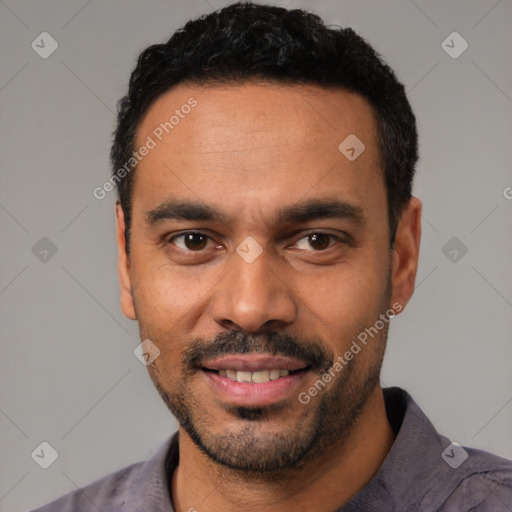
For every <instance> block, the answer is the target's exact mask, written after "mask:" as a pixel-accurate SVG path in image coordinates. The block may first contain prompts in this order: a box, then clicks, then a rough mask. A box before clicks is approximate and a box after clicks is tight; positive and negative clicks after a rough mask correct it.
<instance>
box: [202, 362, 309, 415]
mask: <svg viewBox="0 0 512 512" xmlns="http://www.w3.org/2000/svg"><path fill="white" fill-rule="evenodd" d="M310 369H311V367H310V366H309V365H308V364H306V363H305V362H304V361H300V360H297V359H293V358H288V357H284V356H271V355H264V354H230V355H226V356H222V357H219V358H216V359H212V360H209V361H206V362H204V363H203V365H202V366H201V367H200V370H201V371H202V373H203V375H204V376H205V377H206V378H207V381H208V383H209V385H210V387H211V388H212V390H213V391H214V393H216V394H218V395H219V396H220V398H221V399H222V400H223V401H226V402H228V403H230V404H232V405H238V406H244V407H251V406H252V407H261V406H264V405H269V404H271V403H275V402H278V401H282V400H284V399H287V398H289V397H290V396H292V395H293V394H294V392H296V391H297V388H298V387H299V385H300V383H301V382H302V381H303V379H304V378H305V377H306V375H307V373H308V372H309V371H310Z"/></svg>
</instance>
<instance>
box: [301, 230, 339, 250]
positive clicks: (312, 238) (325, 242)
mask: <svg viewBox="0 0 512 512" xmlns="http://www.w3.org/2000/svg"><path fill="white" fill-rule="evenodd" d="M333 239H334V240H335V243H336V241H337V242H342V240H341V239H340V238H339V237H337V236H335V235H331V234H330V233H319V232H315V233H309V234H308V235H306V236H304V237H302V238H301V239H300V240H299V241H298V242H297V245H296V247H298V248H299V249H303V250H306V251H310V250H313V251H324V250H326V249H329V248H330V247H332V246H333V245H334V243H332V244H331V243H330V241H332V240H333ZM303 241H305V242H303ZM301 242H302V247H300V245H301ZM306 245H309V247H307V246H306ZM311 248H313V249H311Z"/></svg>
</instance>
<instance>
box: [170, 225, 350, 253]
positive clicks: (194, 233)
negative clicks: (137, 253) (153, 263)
mask: <svg viewBox="0 0 512 512" xmlns="http://www.w3.org/2000/svg"><path fill="white" fill-rule="evenodd" d="M187 235H202V236H204V237H206V238H208V239H209V240H212V238H211V237H210V236H209V235H207V234H205V233H203V232H201V231H194V230H191V231H184V232H182V233H179V234H178V235H173V236H172V237H170V238H168V239H166V240H165V245H174V244H173V240H176V239H178V238H184V237H185V236H187ZM312 235H324V236H328V237H330V238H331V239H334V240H335V241H336V242H338V243H341V244H347V243H348V242H347V241H346V240H343V239H342V238H341V237H339V236H337V235H333V234H332V233H326V232H324V231H311V232H309V233H306V234H305V235H304V236H302V237H301V238H299V240H298V241H297V242H299V241H300V240H303V239H305V238H308V237H310V236H312ZM334 245H335V244H332V245H329V247H327V248H326V249H321V250H314V249H311V252H325V251H327V250H329V249H331V248H332V247H333V246H334ZM177 249H179V250H181V251H186V252H189V253H197V254H199V253H201V252H203V251H205V250H206V249H201V250H198V251H193V250H191V249H181V248H180V247H177Z"/></svg>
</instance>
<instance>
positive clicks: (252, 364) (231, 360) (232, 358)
mask: <svg viewBox="0 0 512 512" xmlns="http://www.w3.org/2000/svg"><path fill="white" fill-rule="evenodd" d="M307 366H308V365H307V363H305V362H304V361H301V360H300V359H294V358H292V357H286V356H279V355H270V354H256V353H254V354H227V355H224V356H220V357H216V358H213V359H208V360H207V361H204V362H203V364H202V367H203V368H206V369H207V370H241V371H246V372H258V371H262V370H273V369H276V370H290V371H294V370H302V369H304V368H306V367H307Z"/></svg>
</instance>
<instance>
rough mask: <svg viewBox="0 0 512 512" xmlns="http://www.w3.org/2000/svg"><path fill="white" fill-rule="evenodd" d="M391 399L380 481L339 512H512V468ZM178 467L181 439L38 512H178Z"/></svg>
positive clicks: (402, 395) (394, 395)
mask: <svg viewBox="0 0 512 512" xmlns="http://www.w3.org/2000/svg"><path fill="white" fill-rule="evenodd" d="M384 398H385V402H386V411H387V415H388V418H389V421H390V423H391V426H392V427H393V429H394V431H395V433H396V434H397V436H396V439H395V442H394V443H393V446H392V447H391V450H390V451H389V453H388V455H387V457H386V459H385V460H384V463H383V464H382V466H381V467H380V469H379V470H378V472H377V474H376V475H375V476H374V477H373V478H372V479H371V480H370V481H369V482H368V483H367V484H366V486H365V487H363V488H362V489H361V490H360V491H359V492H358V493H357V494H355V496H353V497H352V499H351V500H350V501H349V502H348V503H346V504H345V505H344V506H342V507H341V508H339V509H338V510H337V511H335V512H356V511H358V512H361V511H365V512H372V511H379V512H380V511H384V512H393V511H400V512H402V511H403V512H412V511H417V512H434V511H441V512H455V511H456V512H463V511H467V512H470V511H478V512H508V511H512V461H509V460H506V459H503V458H501V457H498V456H496V455H493V454H490V453H487V452H484V451H481V450H476V449H473V448H467V447H461V446H459V445H457V444H453V443H451V441H450V440H449V439H448V438H446V437H444V436H442V435H440V434H439V433H438V432H437V431H436V430H435V428H434V426H433V425H432V423H431V422H430V421H429V419H428V418H427V417H426V416H425V414H424V413H423V412H422V411H421V409H420V408H419V407H418V405H417V404H416V402H414V400H413V399H412V398H411V397H410V396H409V395H408V394H407V393H406V392H405V391H404V390H402V389H400V388H386V389H384ZM177 465H178V435H177V434H175V435H173V436H172V437H171V438H169V439H168V440H167V441H166V442H165V443H164V444H163V445H162V446H161V448H160V449H159V450H158V451H157V452H156V453H155V455H154V456H153V457H152V458H151V459H150V460H149V461H147V462H140V463H138V464H134V465H132V466H129V467H127V468H125V469H122V470H120V471H117V472H116V473H113V474H111V475H109V476H107V477H105V478H102V479H101V480H98V481H96V482H94V483H92V484H90V485H88V486H87V487H84V488H83V489H80V490H78V491H74V492H72V493H70V494H67V495H65V496H63V497H62V498H59V499H57V500H56V501H54V502H52V503H50V504H48V505H46V506H44V507H41V508H38V509H37V510H36V511H33V512H71V511H73V512H98V511H100V512H113V511H117V510H119V511H122V512H173V511H174V509H173V507H172V504H171V497H170V494H169V485H168V482H170V475H172V472H173V471H174V469H175V468H176V466H177ZM191 508H192V510H193V509H194V507H193V504H191ZM333 512H334V511H333Z"/></svg>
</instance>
